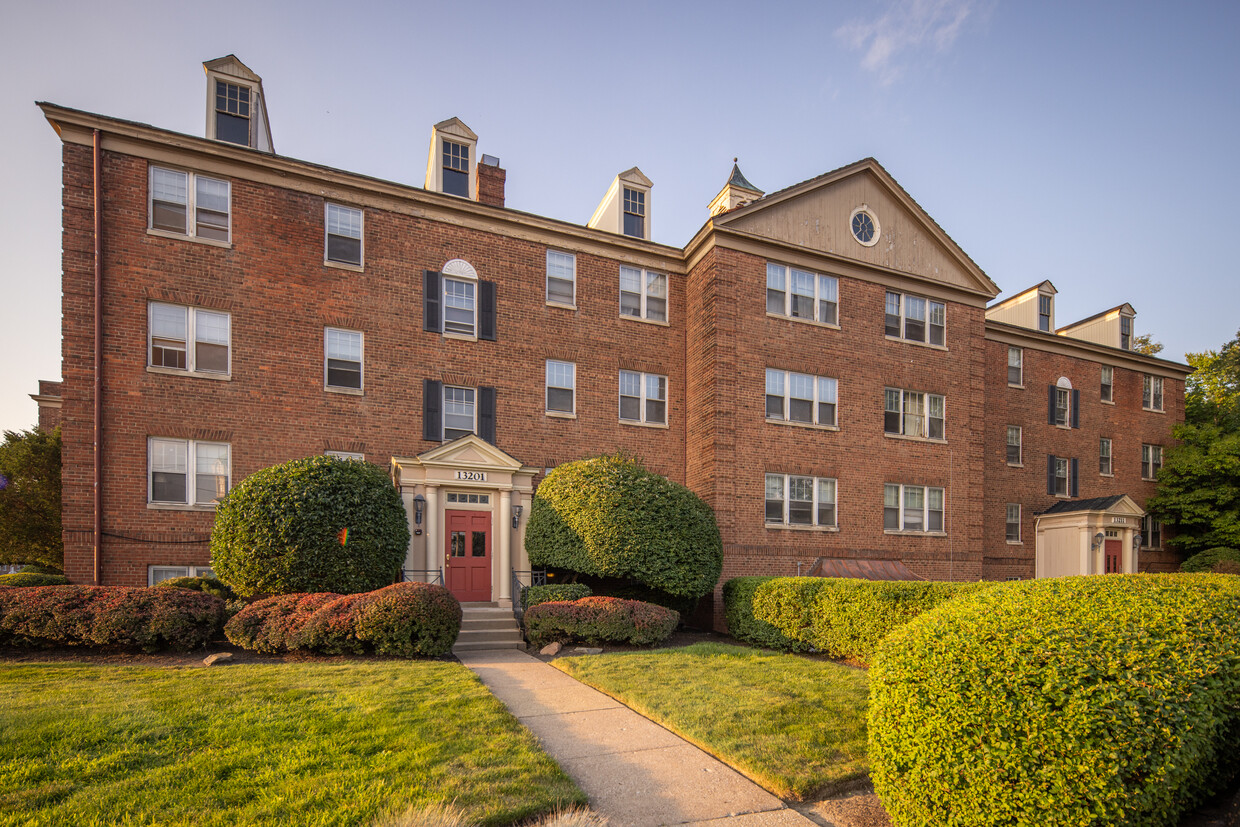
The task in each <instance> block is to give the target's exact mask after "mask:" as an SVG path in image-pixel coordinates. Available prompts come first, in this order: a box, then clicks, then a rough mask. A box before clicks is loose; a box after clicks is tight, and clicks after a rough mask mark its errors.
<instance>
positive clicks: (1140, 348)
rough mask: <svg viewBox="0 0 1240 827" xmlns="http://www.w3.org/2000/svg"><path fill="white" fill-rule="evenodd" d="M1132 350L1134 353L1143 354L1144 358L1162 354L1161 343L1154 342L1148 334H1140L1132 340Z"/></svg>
mask: <svg viewBox="0 0 1240 827" xmlns="http://www.w3.org/2000/svg"><path fill="white" fill-rule="evenodd" d="M1132 349H1133V351H1134V352H1135V353H1144V354H1145V355H1146V356H1156V355H1158V354H1159V353H1162V349H1163V346H1162V342H1155V341H1154V337H1153V336H1151V335H1150V334H1148V333H1142V334H1141V335H1140V336H1138V337H1137V338H1135V339H1133V340H1132Z"/></svg>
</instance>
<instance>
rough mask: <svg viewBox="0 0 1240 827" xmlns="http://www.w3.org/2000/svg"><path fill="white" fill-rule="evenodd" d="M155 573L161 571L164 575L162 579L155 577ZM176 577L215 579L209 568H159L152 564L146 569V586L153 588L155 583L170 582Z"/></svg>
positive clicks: (212, 570) (159, 566)
mask: <svg viewBox="0 0 1240 827" xmlns="http://www.w3.org/2000/svg"><path fill="white" fill-rule="evenodd" d="M156 571H161V572H164V573H165V574H164V576H162V577H156V576H155V572H156ZM174 572H175V573H174ZM176 577H215V570H214V569H212V568H211V567H210V566H171V565H169V566H161V565H155V564H153V565H149V566H147V567H146V584H147V585H148V586H154V585H155V584H156V583H160V582H163V581H164V580H172V579H174V578H176Z"/></svg>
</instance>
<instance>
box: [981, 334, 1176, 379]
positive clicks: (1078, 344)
mask: <svg viewBox="0 0 1240 827" xmlns="http://www.w3.org/2000/svg"><path fill="white" fill-rule="evenodd" d="M986 338H987V339H990V340H992V341H996V342H1003V343H1004V344H1009V345H1015V346H1017V347H1028V348H1033V349H1037V350H1045V351H1048V352H1050V353H1058V354H1061V355H1063V356H1074V357H1076V358H1078V359H1079V358H1085V359H1091V360H1093V361H1096V362H1104V363H1106V364H1108V365H1120V366H1122V367H1127V368H1130V369H1132V370H1140V371H1143V372H1145V373H1149V374H1153V375H1156V376H1168V377H1171V378H1174V379H1183V378H1184V377H1186V376H1188V374H1190V373H1192V372H1193V368H1191V367H1189V366H1188V365H1185V364H1183V363H1181V362H1173V361H1171V360H1170V359H1160V358H1158V357H1157V356H1147V355H1145V354H1144V353H1134V352H1132V351H1130V350H1120V349H1119V348H1116V347H1108V346H1107V345H1099V344H1094V343H1093V342H1087V341H1085V340H1084V339H1073V338H1071V337H1069V336H1058V335H1056V334H1054V333H1043V332H1042V331H1040V330H1030V329H1029V328H1027V327H1021V326H1019V325H1013V324H1008V323H1006V322H997V321H995V320H994V319H987V320H986Z"/></svg>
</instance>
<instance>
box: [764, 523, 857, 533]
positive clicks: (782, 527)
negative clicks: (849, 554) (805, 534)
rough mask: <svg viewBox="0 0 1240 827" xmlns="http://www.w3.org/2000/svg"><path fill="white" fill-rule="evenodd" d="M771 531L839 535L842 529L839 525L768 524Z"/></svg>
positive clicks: (767, 526)
mask: <svg viewBox="0 0 1240 827" xmlns="http://www.w3.org/2000/svg"><path fill="white" fill-rule="evenodd" d="M766 528H767V530H769V531H815V532H823V533H827V534H838V533H839V531H840V527H839V526H837V525H789V524H788V523H766Z"/></svg>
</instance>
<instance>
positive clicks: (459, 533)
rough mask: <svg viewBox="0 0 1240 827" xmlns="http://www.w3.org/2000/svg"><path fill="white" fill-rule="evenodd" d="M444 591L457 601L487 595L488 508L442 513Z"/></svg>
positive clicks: (488, 576) (489, 577)
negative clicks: (444, 531) (444, 553)
mask: <svg viewBox="0 0 1240 827" xmlns="http://www.w3.org/2000/svg"><path fill="white" fill-rule="evenodd" d="M444 516H445V522H446V524H447V525H446V528H447V530H446V535H447V537H446V543H447V548H446V549H445V551H446V555H447V562H448V564H447V575H448V576H447V580H448V591H450V592H452V594H453V595H454V596H455V597H456V599H457V600H460V601H461V602H463V603H464V602H485V601H489V600H490V599H491V512H489V511H449V512H447V513H446V514H445V515H444Z"/></svg>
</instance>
